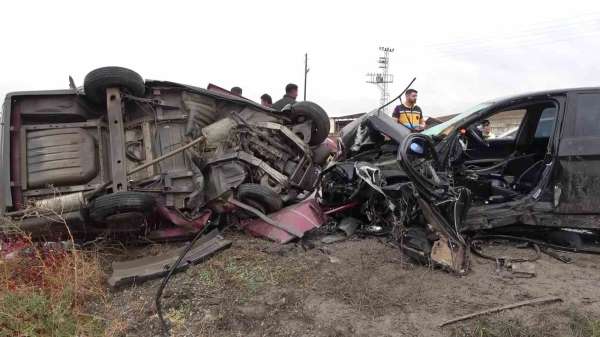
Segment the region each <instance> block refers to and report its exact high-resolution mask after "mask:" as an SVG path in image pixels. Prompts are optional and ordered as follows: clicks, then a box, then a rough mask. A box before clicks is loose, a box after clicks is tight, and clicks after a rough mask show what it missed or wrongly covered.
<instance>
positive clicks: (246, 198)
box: [237, 184, 283, 214]
mask: <svg viewBox="0 0 600 337" xmlns="http://www.w3.org/2000/svg"><path fill="white" fill-rule="evenodd" d="M237 199H238V200H240V201H241V202H244V203H248V204H250V205H252V206H254V205H260V206H261V208H262V209H264V210H265V211H266V212H267V214H268V213H273V212H276V211H278V210H280V209H281V208H282V207H283V201H282V200H281V196H280V195H279V194H277V193H275V191H273V190H272V189H270V188H268V187H266V186H263V185H259V184H241V185H240V187H238V190H237Z"/></svg>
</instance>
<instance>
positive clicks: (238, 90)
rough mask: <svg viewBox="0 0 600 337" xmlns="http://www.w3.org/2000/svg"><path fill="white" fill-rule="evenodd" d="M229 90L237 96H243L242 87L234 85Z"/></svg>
mask: <svg viewBox="0 0 600 337" xmlns="http://www.w3.org/2000/svg"><path fill="white" fill-rule="evenodd" d="M229 91H231V93H232V94H234V95H236V96H242V88H240V87H233V88H231V90H229Z"/></svg>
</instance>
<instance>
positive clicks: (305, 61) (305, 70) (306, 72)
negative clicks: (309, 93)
mask: <svg viewBox="0 0 600 337" xmlns="http://www.w3.org/2000/svg"><path fill="white" fill-rule="evenodd" d="M309 70H310V69H308V53H304V100H305V101H306V75H308V71H309Z"/></svg>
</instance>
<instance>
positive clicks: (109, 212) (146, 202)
mask: <svg viewBox="0 0 600 337" xmlns="http://www.w3.org/2000/svg"><path fill="white" fill-rule="evenodd" d="M155 205H156V200H155V199H154V196H152V195H151V194H148V193H142V192H117V193H111V194H105V195H102V196H99V197H97V198H96V199H94V200H92V201H91V202H90V204H89V206H88V212H89V218H90V220H92V221H93V222H96V223H104V222H106V219H107V218H108V217H110V216H113V215H116V214H122V213H141V214H143V215H145V216H148V215H150V214H151V213H152V212H153V211H154V207H155Z"/></svg>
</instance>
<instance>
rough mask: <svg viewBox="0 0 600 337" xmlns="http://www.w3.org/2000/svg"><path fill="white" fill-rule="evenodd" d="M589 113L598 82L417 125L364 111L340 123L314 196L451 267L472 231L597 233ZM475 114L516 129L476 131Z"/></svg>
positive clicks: (598, 101) (599, 108) (599, 195)
mask: <svg viewBox="0 0 600 337" xmlns="http://www.w3.org/2000/svg"><path fill="white" fill-rule="evenodd" d="M599 115H600V89H599V88H579V89H563V90H552V91H545V92H537V93H530V94H523V95H518V96H513V97H508V98H502V99H497V100H493V101H489V102H485V103H482V104H479V105H477V106H475V107H473V108H471V109H468V110H467V111H465V112H464V113H461V114H459V115H457V116H456V117H454V118H452V119H450V120H448V121H446V122H445V123H442V124H440V125H436V126H434V127H432V128H430V129H428V130H425V131H423V132H422V133H411V132H410V130H408V129H406V128H404V127H403V126H402V125H399V124H397V123H396V122H395V120H393V119H392V118H391V117H389V116H387V115H384V114H383V113H381V112H379V111H373V112H371V113H368V114H366V115H365V116H363V117H362V118H360V119H359V120H356V121H354V122H353V123H351V124H349V125H348V126H346V127H345V128H344V129H343V130H342V131H341V133H340V144H341V147H342V148H343V153H342V155H341V156H340V158H341V159H340V161H338V162H337V163H336V164H335V165H333V166H331V167H329V168H328V169H327V170H325V171H324V173H323V179H322V184H321V189H320V200H321V203H322V204H323V205H325V206H326V207H333V206H339V205H341V204H348V203H351V202H355V204H357V205H359V206H358V209H360V211H359V212H356V211H355V212H354V213H347V214H350V215H351V216H356V217H362V218H363V220H364V221H365V223H370V224H373V223H374V222H375V223H378V224H381V225H382V226H381V228H387V229H388V230H390V231H391V232H393V233H395V235H397V238H398V239H402V240H404V243H408V245H406V246H407V247H408V248H409V249H411V254H413V255H415V254H416V257H419V256H420V257H422V258H431V260H433V261H435V262H438V264H440V265H444V266H446V267H449V268H450V269H453V270H455V271H459V272H460V271H464V270H466V269H467V267H466V264H467V261H466V258H465V255H466V251H467V250H468V245H467V241H468V240H467V238H468V237H470V236H471V237H472V236H473V233H481V232H482V231H486V230H492V229H495V230H496V231H497V232H498V231H500V232H501V231H502V230H504V231H505V233H508V232H507V231H506V228H514V227H511V226H514V225H519V228H520V231H522V232H527V231H528V232H530V233H536V234H540V233H542V232H544V233H555V232H556V231H560V230H561V229H564V228H576V229H579V230H584V232H585V233H591V234H593V233H597V230H598V229H600V207H599V206H600V161H599V158H600V128H598V122H597V117H598V116H599ZM484 120H489V121H490V122H491V124H492V125H493V124H494V123H504V125H505V126H506V127H507V128H508V129H516V131H515V132H512V133H509V134H508V136H505V137H502V138H486V137H484V135H483V134H482V131H481V128H480V125H481V123H482V121H484ZM511 134H512V136H511ZM357 200H359V201H360V202H359V203H356V201H357ZM497 232H496V233H497ZM555 237H556V236H555ZM411 245H412V246H411ZM411 247H412V248H411ZM419 254H420V255H419Z"/></svg>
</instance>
